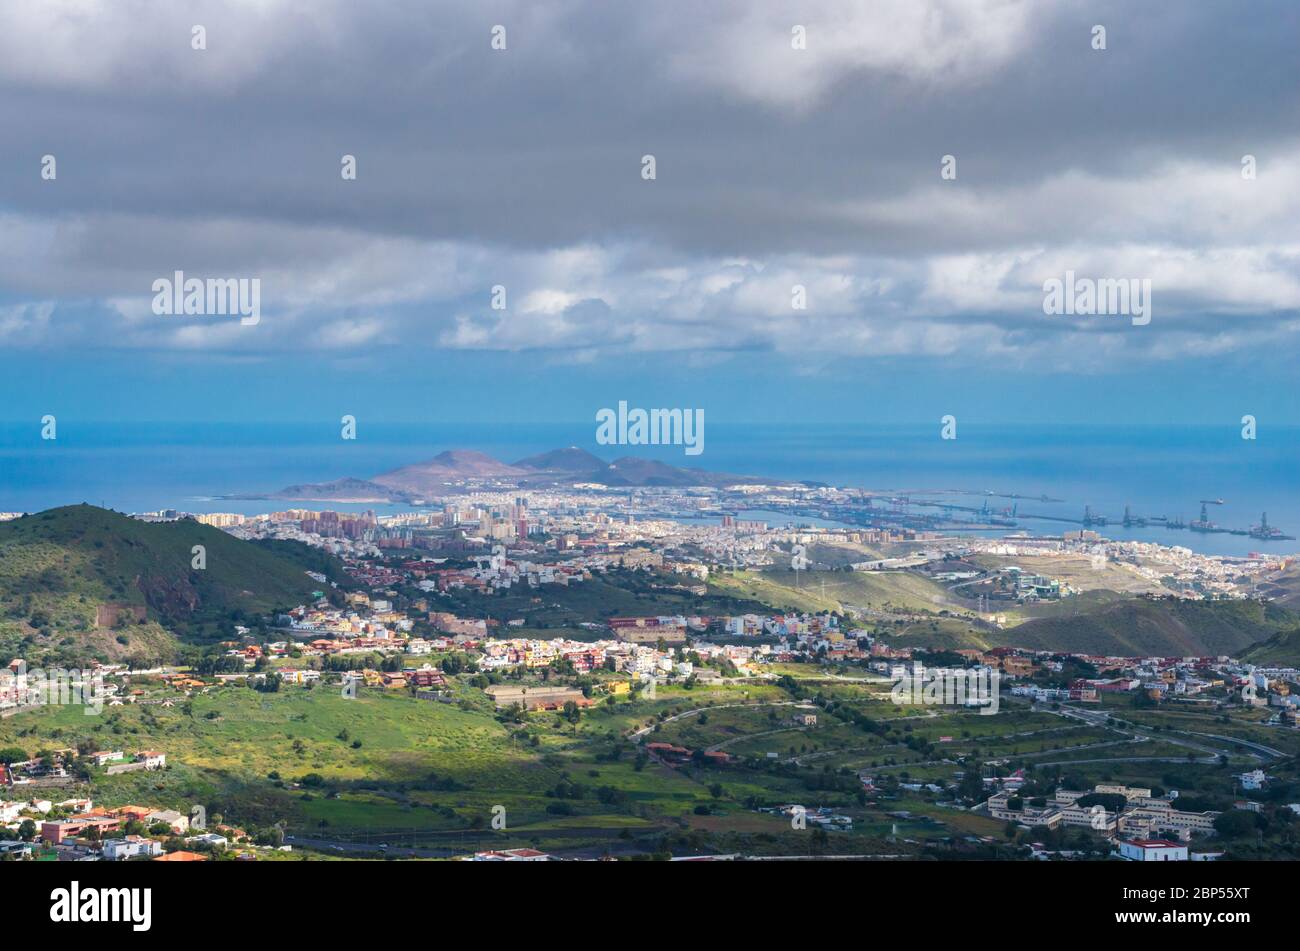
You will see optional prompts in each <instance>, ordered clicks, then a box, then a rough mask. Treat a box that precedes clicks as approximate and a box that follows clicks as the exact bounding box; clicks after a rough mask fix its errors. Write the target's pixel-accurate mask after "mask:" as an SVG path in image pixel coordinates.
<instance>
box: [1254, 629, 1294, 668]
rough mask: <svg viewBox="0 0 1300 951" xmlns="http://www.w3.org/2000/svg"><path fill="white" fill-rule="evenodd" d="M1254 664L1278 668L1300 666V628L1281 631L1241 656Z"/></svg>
mask: <svg viewBox="0 0 1300 951" xmlns="http://www.w3.org/2000/svg"><path fill="white" fill-rule="evenodd" d="M1241 656H1242V659H1243V660H1246V661H1249V662H1250V663H1252V664H1262V665H1268V666H1278V667H1297V666H1300V628H1292V629H1291V630H1289V631H1279V632H1278V633H1276V634H1274V635H1273V636H1272V637H1270V638H1269V639H1268V640H1265V641H1260V642H1259V643H1258V644H1256V645H1255V646H1254V647H1252V648H1250V650H1248V651H1246V652H1245V653H1244V654H1242V655H1241Z"/></svg>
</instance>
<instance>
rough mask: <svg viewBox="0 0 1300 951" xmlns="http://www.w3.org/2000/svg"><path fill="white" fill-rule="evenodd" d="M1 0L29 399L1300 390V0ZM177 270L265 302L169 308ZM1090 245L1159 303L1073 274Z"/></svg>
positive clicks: (6, 299) (240, 402)
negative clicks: (1053, 306) (46, 167)
mask: <svg viewBox="0 0 1300 951" xmlns="http://www.w3.org/2000/svg"><path fill="white" fill-rule="evenodd" d="M0 20H3V23H4V28H3V29H0V128H3V130H4V134H3V135H0V374H2V375H3V379H0V397H2V398H3V400H2V402H3V406H2V407H0V418H2V419H9V420H13V419H17V418H23V417H26V416H28V415H30V414H33V413H35V414H37V415H39V414H40V413H43V412H47V411H52V409H59V410H61V411H62V412H63V413H65V414H69V413H75V414H82V415H87V416H91V417H94V418H99V419H112V418H122V419H140V420H147V419H153V418H170V419H185V418H188V417H193V418H203V419H218V420H220V419H235V418H244V417H256V418H259V419H264V420H274V419H300V418H310V417H312V416H313V415H320V414H335V413H337V412H338V411H339V410H340V408H341V409H342V410H343V411H352V412H360V413H366V414H369V415H370V416H372V417H375V416H378V417H382V418H386V419H394V420H398V419H404V420H412V419H420V418H427V417H430V416H441V417H445V418H462V419H463V418H469V419H473V418H478V417H482V418H485V419H486V418H509V419H511V420H513V421H524V422H526V421H528V420H530V419H538V420H541V419H557V418H567V419H588V418H590V416H591V413H592V411H593V408H594V407H599V406H606V405H612V404H613V402H615V401H617V400H619V399H629V400H631V401H632V402H633V403H638V402H639V403H641V404H642V405H679V406H701V407H708V408H710V409H711V410H712V411H713V412H714V414H715V418H718V417H722V418H726V419H733V420H742V419H762V418H780V419H783V420H789V421H800V420H805V419H806V420H817V419H826V420H837V421H853V420H857V419H865V420H869V421H885V422H888V421H895V420H896V421H909V422H911V421H918V420H931V419H937V418H938V416H939V415H941V414H942V413H946V412H956V411H957V410H958V409H959V408H960V410H961V411H962V412H965V413H967V414H968V415H969V416H970V417H973V418H976V419H983V420H989V421H1002V422H1005V421H1016V420H1019V419H1026V420H1057V419H1059V420H1064V421H1095V422H1106V421H1111V420H1120V421H1122V420H1142V421H1152V422H1160V421H1165V420H1170V421H1182V422H1200V421H1219V420H1226V421H1228V422H1230V423H1231V422H1233V421H1235V420H1237V419H1239V417H1240V416H1241V415H1242V414H1243V413H1254V414H1257V415H1259V416H1261V417H1262V418H1269V419H1277V420H1283V421H1288V422H1300V400H1297V399H1296V398H1295V397H1294V396H1293V395H1292V390H1293V389H1294V387H1293V384H1292V382H1291V381H1292V378H1293V374H1294V367H1295V365H1296V358H1297V356H1298V355H1300V354H1298V353H1297V351H1298V350H1300V347H1297V341H1298V339H1300V337H1298V336H1297V331H1298V330H1300V56H1297V55H1296V47H1297V40H1298V39H1300V7H1297V6H1296V5H1295V4H1294V3H1293V2H1290V0H1279V2H1257V3H1252V4H1251V5H1250V8H1249V15H1245V14H1244V13H1243V12H1242V10H1241V8H1240V7H1239V6H1238V5H1237V4H1233V3H1228V2H1214V0H1203V2H1198V3H1194V4H1189V3H1185V2H1177V0H1169V2H1164V0H1155V2H1150V3H1143V4H1132V3H1130V2H1061V0H1056V2H1050V3H1039V2H1029V0H1026V2H1014V0H872V2H869V3H868V2H861V0H819V2H816V3H807V2H805V3H784V2H775V0H758V2H756V0H712V2H710V0H692V2H675V0H655V2H653V3H640V4H634V3H604V2H585V3H580V2H569V0H548V2H546V3H539V2H537V0H467V2H443V3H427V2H419V3H417V2H411V3H406V2H400V0H388V2H384V3H376V4H360V3H356V2H351V0H312V2H306V0H225V2H204V0H198V2H193V3H185V4H178V3H174V2H168V0H43V2H41V3H30V2H28V0H0ZM196 25H197V26H202V27H203V32H204V35H205V40H206V49H201V50H196V49H193V48H192V46H193V32H194V27H195V26H196ZM497 25H501V26H503V27H504V28H505V45H506V48H505V49H504V50H494V49H493V47H492V39H493V29H494V27H495V26H497ZM1097 25H1101V26H1104V28H1105V46H1106V48H1105V49H1104V50H1098V49H1094V27H1095V26H1097ZM795 26H803V27H804V28H805V33H806V48H805V49H793V48H792V28H793V27H795ZM47 155H52V156H54V158H55V161H56V163H57V164H56V171H57V177H56V178H54V179H53V180H48V179H45V178H43V177H42V161H43V157H44V156H47ZM344 155H353V156H355V157H356V163H357V166H356V167H357V175H356V179H355V180H345V179H344V178H343V177H342V175H341V174H340V170H341V161H342V157H343V156H344ZM645 155H653V156H654V159H655V173H656V174H655V178H654V179H653V180H646V179H645V178H643V175H642V167H643V166H642V157H643V156H645ZM945 155H951V156H954V157H955V160H956V178H955V179H952V180H946V179H944V178H943V177H941V174H940V173H941V163H942V160H943V157H944V156H945ZM1244 156H1253V157H1254V167H1255V177H1254V178H1253V179H1251V178H1247V177H1244V176H1243V174H1242V167H1243V157H1244ZM176 270H181V271H184V272H185V273H186V275H187V276H190V277H202V278H208V277H213V278H250V279H251V278H257V279H259V280H260V282H261V289H262V290H261V307H262V319H261V322H260V323H259V324H257V325H256V326H241V325H240V323H239V322H238V321H237V320H231V319H228V318H219V317H190V318H184V317H181V318H178V317H167V316H158V315H156V314H154V313H153V310H152V308H151V300H152V296H153V292H152V285H153V282H154V281H155V280H156V279H158V278H160V277H167V276H170V275H171V274H172V273H173V272H174V271H176ZM1067 270H1069V271H1074V272H1075V273H1076V274H1077V275H1079V276H1083V277H1091V278H1098V279H1103V278H1136V279H1148V280H1150V281H1151V286H1152V298H1153V301H1152V319H1151V322H1150V324H1148V325H1146V326H1133V324H1132V322H1131V321H1129V320H1127V319H1122V318H1104V317H1080V316H1074V317H1066V316H1048V315H1045V314H1044V313H1043V306H1042V305H1043V282H1044V281H1045V280H1048V279H1050V278H1053V277H1056V278H1060V277H1063V276H1064V274H1065V272H1066V271H1067ZM494 285H502V286H504V287H505V289H506V302H507V304H506V308H505V309H504V310H493V309H492V307H491V289H492V287H493V286H494ZM794 285H802V286H803V287H804V288H806V296H807V308H806V309H805V310H795V309H794V308H793V307H792V304H791V301H792V297H791V291H792V287H793V286H794Z"/></svg>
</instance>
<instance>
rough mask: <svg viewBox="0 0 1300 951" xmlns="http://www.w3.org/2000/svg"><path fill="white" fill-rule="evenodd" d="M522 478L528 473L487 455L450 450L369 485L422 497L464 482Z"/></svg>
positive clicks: (392, 471) (377, 479) (394, 472)
mask: <svg viewBox="0 0 1300 951" xmlns="http://www.w3.org/2000/svg"><path fill="white" fill-rule="evenodd" d="M524 475H528V470H526V469H520V468H517V467H515V466H509V465H506V464H505V463H504V462H501V461H499V460H497V459H493V458H492V457H491V456H489V455H488V454H487V453H483V452H476V451H475V450H473V449H451V450H448V451H447V452H441V453H439V454H438V455H436V456H434V457H433V458H432V459H430V460H429V461H428V462H417V463H415V464H413V465H409V466H402V467H400V468H398V469H393V470H391V471H389V472H385V473H383V474H381V475H377V476H375V477H374V479H372V480H371V481H372V482H375V483H377V484H379V485H381V486H385V487H387V488H388V489H395V490H397V491H400V492H407V493H415V494H424V493H434V492H438V491H442V490H445V489H446V487H447V485H448V484H451V483H456V482H464V481H465V480H467V479H508V478H512V477H517V476H524Z"/></svg>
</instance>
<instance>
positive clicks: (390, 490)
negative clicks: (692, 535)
mask: <svg viewBox="0 0 1300 951" xmlns="http://www.w3.org/2000/svg"><path fill="white" fill-rule="evenodd" d="M472 480H494V481H498V482H504V483H508V484H510V485H514V486H519V487H520V488H546V487H550V486H555V485H563V484H566V483H574V482H591V483H595V484H598V485H608V486H619V487H622V486H682V487H685V486H713V487H716V488H722V487H725V486H729V485H739V484H743V483H758V482H763V483H767V484H768V485H789V484H791V483H789V482H787V481H786V480H783V479H768V478H762V477H759V476H745V475H732V474H730V473H725V472H708V471H706V470H704V469H694V468H682V467H680V466H674V465H670V464H669V463H666V462H658V461H656V460H654V459H641V458H637V457H635V456H624V457H622V458H620V459H615V460H614V461H613V462H605V460H603V459H601V458H600V457H599V456H596V455H593V454H592V453H590V452H587V451H586V450H585V449H579V448H578V447H576V446H570V447H568V448H567V449H552V450H550V451H549V452H543V453H539V454H537V455H535V456H528V457H527V458H525V459H520V460H519V461H518V462H516V463H514V464H513V465H510V464H508V463H504V462H501V461H500V460H499V459H494V458H492V457H491V456H489V455H487V454H486V453H482V452H477V451H475V450H472V449H451V450H448V451H446V452H442V453H439V454H438V455H436V456H434V457H433V458H432V459H430V460H428V461H427V462H417V463H414V464H412V465H409V466H401V467H399V468H397V469H392V470H390V471H388V472H384V473H381V474H380V475H377V476H374V477H373V478H371V479H355V478H345V479H336V480H335V481H333V482H319V483H308V484H303V485H291V486H288V487H287V488H284V489H281V490H280V491H279V492H277V493H275V494H274V495H272V496H270V498H273V499H282V500H300V501H304V502H311V501H335V502H376V501H393V502H410V501H411V500H412V499H416V498H420V497H422V496H428V495H438V494H440V493H444V492H446V491H447V490H448V489H450V488H453V487H455V486H458V485H461V484H463V483H465V482H468V481H472ZM264 497H265V496H254V498H264Z"/></svg>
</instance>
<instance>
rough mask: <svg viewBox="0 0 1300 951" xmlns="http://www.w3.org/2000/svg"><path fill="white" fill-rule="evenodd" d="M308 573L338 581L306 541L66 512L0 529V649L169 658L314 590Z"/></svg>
mask: <svg viewBox="0 0 1300 951" xmlns="http://www.w3.org/2000/svg"><path fill="white" fill-rule="evenodd" d="M195 546H202V547H203V549H204V555H205V559H206V565H205V566H204V567H202V568H197V569H196V568H195V567H193V560H194V558H195V554H194V551H193V550H194V547H195ZM309 569H312V570H318V571H322V573H325V574H326V575H327V576H330V577H335V578H339V579H342V578H344V576H343V574H342V566H341V565H340V564H339V563H338V562H337V561H336V560H335V559H333V558H332V557H330V556H327V555H324V554H322V553H320V552H316V551H313V550H312V549H308V548H307V547H306V546H303V545H299V544H297V543H277V544H273V545H268V544H262V543H254V542H247V541H242V540H240V539H237V538H235V537H233V536H231V535H229V534H227V533H226V532H223V531H221V530H219V529H216V528H212V527H211V526H207V525H201V524H199V523H198V522H196V521H193V520H192V519H182V520H180V521H176V522H143V521H140V520H138V519H133V518H129V517H127V516H125V515H121V514H119V513H117V512H111V511H108V510H106V509H101V508H95V507H94V506H90V505H74V506H67V507H64V508H57V509H50V510H49V511H47V512H41V513H39V514H36V515H28V516H24V517H23V518H19V519H14V520H12V521H7V522H0V650H2V651H5V652H6V653H7V654H8V656H23V657H25V658H27V659H28V661H29V663H31V662H34V661H40V660H41V659H42V658H45V659H46V660H48V659H49V658H51V657H53V658H54V659H56V660H57V659H59V658H63V659H65V660H70V661H76V660H85V659H87V658H90V657H102V658H105V659H107V658H121V657H128V658H133V659H136V660H168V661H170V660H172V659H174V655H175V651H176V647H177V646H178V643H177V638H178V636H179V637H180V638H181V639H184V640H189V641H196V642H202V641H211V640H217V639H221V638H223V637H229V636H230V635H231V634H232V633H233V624H234V623H251V622H252V621H253V620H254V619H255V617H257V616H259V615H262V614H265V613H267V612H271V611H274V610H276V609H280V608H291V607H294V606H296V605H299V604H302V603H303V602H304V601H307V600H309V599H310V598H311V595H312V592H313V591H315V590H318V589H321V588H322V587H324V586H323V585H321V584H320V583H319V582H317V581H314V580H312V579H311V578H310V577H308V575H307V574H306V572H307V570H309ZM66 666H76V664H75V663H69V664H66Z"/></svg>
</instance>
